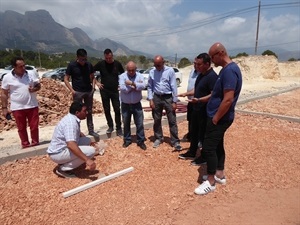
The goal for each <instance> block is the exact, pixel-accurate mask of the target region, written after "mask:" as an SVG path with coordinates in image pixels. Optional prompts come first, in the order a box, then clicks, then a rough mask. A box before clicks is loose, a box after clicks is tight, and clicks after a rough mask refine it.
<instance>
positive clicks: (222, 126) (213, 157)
mask: <svg viewBox="0 0 300 225" xmlns="http://www.w3.org/2000/svg"><path fill="white" fill-rule="evenodd" d="M232 122H233V121H224V122H219V123H218V124H217V125H214V124H213V122H212V118H208V119H207V125H206V133H205V137H204V142H203V149H202V152H201V154H203V157H204V158H205V160H206V162H207V174H209V175H214V174H215V173H216V170H224V165H225V149H224V135H225V132H226V130H227V129H228V128H229V127H230V126H231V124H232Z"/></svg>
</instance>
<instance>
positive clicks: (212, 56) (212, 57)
mask: <svg viewBox="0 0 300 225" xmlns="http://www.w3.org/2000/svg"><path fill="white" fill-rule="evenodd" d="M219 53H220V51H218V52H216V53H215V54H213V55H211V59H214V57H215V56H216V55H217V54H219Z"/></svg>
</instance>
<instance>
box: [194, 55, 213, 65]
mask: <svg viewBox="0 0 300 225" xmlns="http://www.w3.org/2000/svg"><path fill="white" fill-rule="evenodd" d="M196 58H197V59H202V61H203V63H208V64H209V65H210V64H211V59H210V56H209V55H208V54H207V53H201V54H199V55H198V56H197V57H196Z"/></svg>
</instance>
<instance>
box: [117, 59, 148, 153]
mask: <svg viewBox="0 0 300 225" xmlns="http://www.w3.org/2000/svg"><path fill="white" fill-rule="evenodd" d="M126 70H127V71H126V72H124V73H122V74H121V75H120V77H119V84H120V92H121V102H122V104H121V110H122V116H123V124H124V132H123V135H124V143H123V147H124V148H127V147H128V146H129V145H130V144H131V143H132V141H131V132H130V130H131V129H130V123H131V116H132V115H133V119H134V123H135V126H136V136H137V145H138V146H139V147H140V148H141V149H143V150H146V145H145V144H144V141H145V132H144V124H143V122H144V113H143V107H142V104H141V100H142V90H144V89H145V83H144V77H143V75H141V74H140V73H137V72H136V64H135V63H134V62H132V61H130V62H128V63H127V65H126Z"/></svg>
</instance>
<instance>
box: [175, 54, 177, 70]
mask: <svg viewBox="0 0 300 225" xmlns="http://www.w3.org/2000/svg"><path fill="white" fill-rule="evenodd" d="M176 64H177V53H176V54H175V67H177V65H176Z"/></svg>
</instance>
